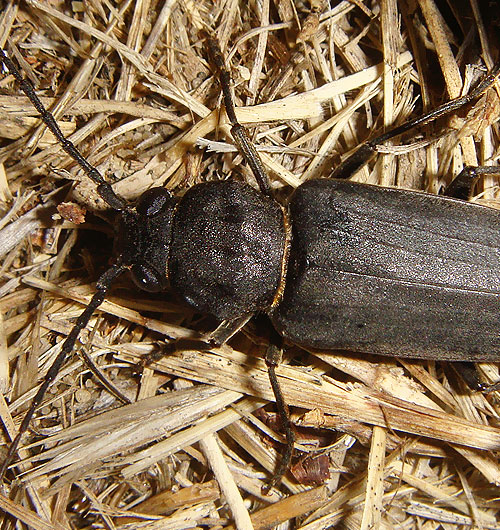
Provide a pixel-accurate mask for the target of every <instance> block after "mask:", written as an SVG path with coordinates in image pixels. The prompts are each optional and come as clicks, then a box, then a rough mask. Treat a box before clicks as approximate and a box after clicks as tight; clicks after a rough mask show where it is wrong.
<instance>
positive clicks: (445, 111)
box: [330, 62, 500, 184]
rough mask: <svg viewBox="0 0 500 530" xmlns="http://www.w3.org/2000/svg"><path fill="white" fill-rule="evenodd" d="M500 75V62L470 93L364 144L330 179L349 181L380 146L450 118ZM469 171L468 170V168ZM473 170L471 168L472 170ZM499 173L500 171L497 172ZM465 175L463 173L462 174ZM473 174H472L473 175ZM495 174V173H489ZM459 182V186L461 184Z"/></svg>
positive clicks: (478, 95) (465, 176)
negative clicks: (415, 129) (414, 130)
mask: <svg viewBox="0 0 500 530" xmlns="http://www.w3.org/2000/svg"><path fill="white" fill-rule="evenodd" d="M499 75H500V62H499V63H496V64H495V66H494V67H493V68H492V69H491V71H490V72H489V73H487V74H486V75H485V76H484V77H483V78H482V79H481V80H480V81H479V83H478V84H477V85H476V86H475V87H474V88H473V89H472V90H471V91H470V92H469V93H468V94H465V95H463V96H460V97H458V98H456V99H452V100H451V101H447V102H446V103H443V104H442V105H439V106H438V107H436V108H435V109H432V110H430V111H429V112H427V113H425V114H423V115H421V116H417V117H416V118H413V119H411V120H409V121H407V122H405V123H403V124H402V125H399V126H398V127H395V128H394V129H391V130H389V131H387V132H385V133H383V134H381V135H379V136H377V137H375V138H372V139H371V140H368V141H367V142H365V143H364V144H362V145H361V146H360V147H359V148H358V149H356V151H354V153H352V154H351V155H350V156H349V157H348V158H347V159H345V160H344V161H343V162H342V163H341V164H340V165H339V166H338V167H337V168H336V169H335V170H334V171H333V173H332V174H331V175H330V178H333V179H349V178H351V177H352V176H353V175H354V174H355V173H356V172H357V171H359V170H360V169H361V168H362V167H363V166H364V165H365V164H367V163H368V162H369V161H370V159H371V158H372V157H373V156H374V155H375V154H376V153H377V148H378V146H380V145H382V144H384V143H385V142H387V141H388V140H391V139H392V138H395V137H397V136H399V135H400V134H403V133H405V132H407V131H410V130H412V129H414V128H415V127H418V126H422V125H427V124H429V123H432V122H434V121H436V120H437V119H438V118H442V117H444V116H449V115H450V114H452V113H453V112H455V111H457V110H458V109H460V108H461V107H464V106H465V105H467V104H469V103H471V102H473V101H475V100H476V99H477V98H479V97H480V96H481V95H482V94H483V93H484V92H485V91H486V90H487V89H488V88H490V87H491V86H492V85H493V83H494V82H495V81H496V79H497V77H498V76H499ZM466 169H467V168H466ZM470 169H471V168H469V170H470ZM474 169H475V170H476V173H477V176H479V175H480V174H486V173H487V171H483V172H482V173H481V172H479V173H478V172H477V170H478V169H480V168H474ZM496 172H498V171H496ZM462 173H463V172H462ZM472 173H473V172H471V175H472ZM489 173H493V171H489ZM459 176H460V175H459ZM462 180H463V181H466V180H467V174H464V176H463V179H462ZM460 182H461V181H459V182H458V183H457V184H460Z"/></svg>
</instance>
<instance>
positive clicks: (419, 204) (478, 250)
mask: <svg viewBox="0 0 500 530" xmlns="http://www.w3.org/2000/svg"><path fill="white" fill-rule="evenodd" d="M211 52H212V55H213V59H214V63H215V65H216V67H217V69H218V71H219V75H220V82H221V87H222V91H223V95H224V103H225V109H226V113H227V115H228V118H229V120H230V122H231V125H232V129H231V131H232V134H233V137H234V139H235V143H236V144H237V146H238V147H239V149H240V151H241V152H242V154H243V155H244V158H245V160H246V161H247V163H248V165H249V166H250V168H251V169H252V172H253V174H254V176H255V178H256V180H257V182H258V185H259V188H260V190H259V191H258V190H255V189H254V188H252V187H251V186H250V185H248V184H246V183H241V182H238V181H235V180H230V181H220V182H211V183H203V184H199V185H196V186H194V187H192V188H191V189H189V190H188V191H187V193H186V194H185V195H184V196H183V197H181V198H178V197H175V196H174V195H173V194H171V193H170V192H169V191H167V190H166V189H164V188H151V189H150V190H148V191H146V192H145V193H144V194H143V195H142V196H141V197H140V198H139V199H138V201H137V202H136V203H135V204H133V205H130V204H127V203H126V202H125V201H124V200H123V199H122V198H120V197H119V196H117V195H116V193H115V192H114V191H113V188H112V187H111V185H110V184H109V183H108V182H106V181H105V180H104V178H103V177H102V175H101V174H100V173H99V172H98V170H97V169H96V168H95V167H93V166H92V165H91V164H90V163H89V162H88V161H87V160H86V159H85V158H84V157H83V156H82V155H81V153H80V152H79V151H78V150H77V148H76V147H75V146H74V145H73V144H72V143H71V142H70V141H69V140H68V139H67V138H65V137H64V135H63V134H62V132H61V130H60V129H59V126H58V125H57V122H56V121H55V119H54V117H53V116H52V115H51V114H50V113H49V112H48V111H47V110H46V108H45V107H44V106H43V104H42V103H41V101H40V100H39V98H38V97H37V96H36V94H35V91H34V88H33V86H32V85H31V83H30V82H29V81H27V80H26V79H24V78H23V76H22V74H21V73H20V71H19V70H18V69H17V67H16V66H15V65H14V63H13V62H12V60H11V59H10V58H9V57H8V56H7V54H6V53H5V52H4V51H0V60H1V61H2V63H3V64H4V65H5V66H6V68H7V69H8V70H9V71H10V73H11V74H13V75H14V77H15V78H16V79H17V81H18V82H19V84H20V86H21V89H22V90H23V91H24V92H25V94H26V95H27V96H28V97H29V99H30V100H31V102H32V104H33V105H34V106H35V108H36V109H37V111H38V112H39V113H40V116H41V118H42V120H43V121H44V123H45V124H46V125H47V127H48V128H49V129H50V130H51V131H52V133H53V134H54V135H55V137H56V138H57V140H58V141H59V143H60V144H61V146H62V147H63V149H64V150H65V151H66V152H67V153H68V154H69V155H70V156H71V157H72V158H73V159H74V160H75V161H76V162H77V163H78V164H79V165H80V166H81V167H82V168H83V169H84V171H85V172H86V174H87V176H88V177H89V178H91V179H92V180H93V181H94V182H95V183H96V184H97V192H98V194H99V196H100V197H101V198H102V199H103V200H104V201H105V202H106V203H107V205H108V206H109V207H110V208H112V209H114V210H115V211H117V212H118V213H119V215H120V224H119V226H120V228H119V231H118V240H117V245H116V247H117V256H116V259H115V263H114V264H113V265H112V266H111V268H109V269H108V270H107V271H106V272H105V273H104V274H103V275H102V276H101V277H100V278H99V280H98V281H97V284H96V292H95V294H94V295H93V297H92V299H91V301H90V303H89V304H88V306H87V307H86V308H85V310H84V311H83V313H82V314H81V315H80V316H79V317H78V319H77V321H76V323H75V325H74V327H73V329H72V330H71V332H70V334H69V335H68V337H67V339H66V340H65V341H64V344H63V347H62V349H61V352H60V353H59V354H58V356H57V358H56V360H55V362H54V363H53V365H52V367H51V368H50V370H49V371H48V373H47V376H46V378H45V380H44V382H43V383H42V385H41V386H40V388H39V390H38V392H37V393H36V395H35V397H34V399H33V401H32V404H31V406H30V408H29V410H28V412H27V413H26V415H25V417H24V418H23V421H22V424H21V427H20V429H19V433H18V435H17V436H16V438H15V439H14V440H13V442H12V443H11V445H10V447H9V451H8V454H7V457H6V458H5V460H4V462H3V463H2V467H1V468H0V476H2V475H3V474H4V473H5V471H6V469H7V467H8V465H9V464H10V462H11V460H12V459H13V457H14V455H15V453H16V451H17V447H18V445H19V442H20V440H21V437H22V435H23V434H24V432H25V431H26V430H27V428H28V426H29V423H30V421H31V418H32V417H33V414H34V412H35V411H36V409H37V407H38V406H39V405H40V403H41V401H42V398H43V396H44V394H45V392H46V390H47V389H48V387H49V386H50V384H51V383H52V381H53V380H54V378H55V376H56V375H57V373H58V371H59V369H60V367H61V365H62V364H63V362H64V359H65V358H66V356H67V355H68V354H69V353H70V352H71V351H72V350H73V348H74V345H75V342H76V340H77V338H78V335H79V333H80V332H81V330H82V329H83V328H84V327H85V326H86V325H87V323H88V322H89V319H90V317H91V315H92V314H93V312H94V311H95V310H96V309H97V308H98V307H99V305H100V304H101V303H102V301H103V300H104V298H105V296H106V294H107V292H108V290H109V288H110V286H111V285H112V283H113V282H114V280H116V278H117V277H118V276H120V275H121V274H123V273H124V272H126V271H128V272H129V273H130V275H131V278H132V280H133V282H134V283H135V285H136V286H137V287H138V288H140V289H142V290H145V291H148V292H162V291H164V290H165V289H167V288H170V289H172V290H173V291H174V292H175V293H177V294H178V295H179V296H180V297H181V298H183V299H184V300H185V301H186V302H187V303H189V304H190V305H191V306H192V307H194V308H195V309H197V310H198V311H200V312H204V313H208V314H211V315H213V316H214V317H215V318H216V319H218V320H220V321H224V326H223V327H222V328H221V329H222V330H223V332H222V333H221V334H217V333H215V334H214V335H213V336H212V338H213V340H214V341H215V342H218V343H221V342H224V341H225V340H227V338H228V337H229V336H230V335H231V334H232V333H233V332H234V330H235V329H237V328H238V327H240V326H241V322H242V321H245V320H246V319H248V318H249V317H250V316H251V315H253V314H255V313H257V312H265V313H267V314H268V315H269V317H270V319H271V322H272V323H273V325H274V326H275V328H276V330H277V331H278V333H279V334H280V335H281V336H282V337H283V338H284V339H285V340H287V341H290V342H293V343H296V344H299V345H304V346H307V347H317V348H326V349H345V350H351V351H356V352H372V353H379V354H382V355H390V356H397V357H408V358H419V357H421V358H425V359H433V360H453V361H477V360H497V359H498V350H499V346H500V344H499V343H500V337H499V335H498V332H497V328H498V326H497V324H498V317H497V315H498V314H499V310H500V282H499V279H498V277H497V276H496V275H495V266H496V264H497V263H498V257H499V255H500V239H499V235H498V234H499V230H498V229H499V228H500V218H499V216H498V213H497V212H496V211H495V210H492V209H489V208H486V207H482V206H478V205H474V204H471V203H468V202H466V200H464V199H466V198H468V196H469V194H470V192H471V191H472V189H473V187H474V184H475V182H476V180H477V178H479V177H480V176H481V175H484V174H493V173H497V172H498V168H496V167H493V168H492V167H480V168H470V167H467V168H465V169H464V170H463V171H462V172H461V173H460V174H459V175H458V176H457V177H456V179H455V180H454V181H453V182H452V183H451V184H450V185H449V186H448V188H447V189H446V190H445V191H444V194H443V195H442V196H435V195H430V194H425V193H421V192H412V191H407V190H396V189H390V188H380V187H376V186H369V185H366V184H359V183H355V182H352V181H350V180H349V178H350V177H351V176H352V175H353V174H354V173H355V172H356V171H357V170H358V169H360V168H361V167H362V166H363V165H364V164H366V163H367V162H368V161H369V159H370V158H371V157H372V156H374V155H375V153H376V152H377V147H378V146H379V145H381V144H383V143H384V142H386V141H387V140H390V139H391V138H394V137H395V136H398V135H400V134H402V133H403V132H405V131H407V130H409V129H411V128H413V127H415V126H417V125H423V124H426V123H429V122H431V121H433V120H435V119H437V118H438V117H441V116H444V115H447V114H449V113H451V112H454V111H455V110H456V109H458V108H460V107H462V106H463V105H466V104H467V103H469V102H471V101H473V100H474V99H476V98H477V97H478V96H479V95H480V94H482V93H483V92H484V91H485V90H486V89H487V88H488V87H489V86H490V85H491V84H492V83H493V82H494V81H495V79H496V78H497V76H498V75H499V73H500V65H496V66H495V67H494V68H493V69H492V70H491V72H490V73H489V74H487V75H486V76H484V78H483V79H482V81H481V82H480V83H479V84H478V85H477V86H476V87H475V88H474V89H473V90H472V91H471V92H470V93H469V94H468V95H466V96H462V97H460V98H457V99H455V100H452V101H450V102H447V103H445V104H444V105H441V106H440V107H438V108H436V109H434V110H433V111H431V112H429V113H427V114H424V115H423V116H420V117H418V118H416V119H413V120H410V121H408V122H406V123H405V124H403V125H402V126H399V127H397V128H395V129H393V130H391V131H389V132H387V133H385V134H383V135H380V136H378V137H375V138H374V139H372V140H369V141H367V142H365V143H364V144H362V145H361V146H360V147H359V148H358V149H357V150H356V151H355V152H354V154H352V155H351V156H350V157H349V158H347V159H346V161H345V162H344V163H342V164H341V165H340V166H339V167H338V168H337V169H336V170H335V171H334V172H333V174H332V175H331V178H329V179H318V180H312V181H310V182H306V183H304V184H302V185H301V186H300V187H299V188H298V189H297V190H296V191H295V192H294V194H293V195H292V197H291V198H290V200H289V201H288V203H287V204H281V203H279V202H278V201H277V200H275V199H274V197H273V195H272V192H271V188H270V185H269V182H268V179H267V175H266V173H265V170H264V168H263V165H262V162H261V160H260V158H259V156H258V154H257V152H256V150H255V148H254V146H253V144H252V143H251V142H250V140H249V138H248V135H247V133H246V130H245V128H244V127H243V126H242V125H241V124H240V123H239V122H238V120H237V118H236V114H235V108H234V103H233V100H232V94H231V87H230V75H229V73H228V71H227V70H226V68H225V65H224V61H223V59H222V57H221V54H220V52H219V50H218V48H217V45H215V44H211ZM266 362H267V364H268V368H269V376H270V381H271V385H272V388H273V391H274V393H275V397H276V401H277V404H278V411H279V413H280V417H281V420H282V423H283V426H284V429H285V432H286V437H287V450H286V452H285V454H284V455H283V457H282V460H281V462H280V465H279V467H278V469H277V470H276V473H275V476H274V477H273V479H272V481H271V484H276V483H277V482H278V481H279V479H280V477H281V475H282V474H283V472H284V471H285V470H286V469H287V467H288V464H289V460H290V458H291V453H292V449H293V441H294V435H293V431H292V428H291V424H290V420H289V417H288V413H287V408H286V404H285V402H284V399H283V396H282V395H281V390H280V388H279V384H278V381H277V378H276V375H275V367H276V365H277V363H278V362H279V349H278V348H275V347H273V346H271V347H270V348H269V352H268V355H267V357H266Z"/></svg>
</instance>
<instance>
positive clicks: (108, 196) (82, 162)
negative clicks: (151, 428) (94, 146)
mask: <svg viewBox="0 0 500 530" xmlns="http://www.w3.org/2000/svg"><path fill="white" fill-rule="evenodd" d="M0 61H1V62H2V63H3V64H4V65H5V67H6V68H7V70H8V71H9V72H10V73H11V74H12V75H13V76H14V77H15V78H16V80H17V81H18V82H19V86H20V88H21V90H22V91H23V92H24V93H25V94H26V96H28V98H29V100H30V101H31V103H32V104H33V106H34V107H35V109H36V110H37V111H38V113H39V114H40V118H41V119H42V121H43V122H44V123H45V125H46V126H47V127H48V128H49V129H50V131H51V132H52V134H53V135H54V136H55V137H56V139H57V141H58V142H59V143H60V144H61V147H62V148H63V149H64V150H65V151H66V153H67V154H68V155H69V156H70V157H71V158H72V159H73V160H74V161H75V162H77V164H78V165H79V166H80V167H81V168H82V169H83V170H84V171H85V173H86V174H87V176H88V177H89V178H90V179H91V180H93V181H94V182H95V183H96V184H97V193H98V194H99V196H100V197H101V198H102V199H103V200H104V201H105V202H106V203H107V204H108V206H110V207H111V208H113V209H114V210H118V211H121V210H124V209H126V208H127V203H126V202H125V201H124V200H123V199H122V198H120V197H118V195H116V193H115V192H114V190H113V188H112V187H111V185H110V184H109V183H108V182H106V181H105V180H104V178H103V176H102V175H101V174H100V173H99V171H98V170H97V168H95V167H94V166H93V165H92V164H90V163H89V162H88V161H87V160H86V158H85V157H84V156H83V155H82V154H81V153H80V151H79V150H78V149H77V148H76V146H75V144H74V143H73V142H72V141H71V140H68V138H66V136H64V134H63V133H62V131H61V129H60V128H59V125H57V122H56V120H55V118H54V116H53V115H52V114H51V113H50V112H49V111H48V110H47V109H46V108H45V106H44V104H43V103H42V102H41V101H40V98H39V97H38V96H37V95H36V92H35V87H34V86H33V85H32V83H31V81H29V79H26V78H24V77H23V76H22V75H21V72H20V71H19V69H18V68H17V67H16V65H15V64H14V63H13V62H12V60H11V59H10V57H9V56H8V55H7V53H6V52H5V50H3V49H2V48H0Z"/></svg>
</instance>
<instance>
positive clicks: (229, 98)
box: [208, 38, 272, 197]
mask: <svg viewBox="0 0 500 530" xmlns="http://www.w3.org/2000/svg"><path fill="white" fill-rule="evenodd" d="M208 44H209V50H210V55H211V56H212V60H213V62H214V64H215V66H216V67H217V70H218V72H219V82H220V85H221V88H222V95H223V97H224V106H225V107H226V114H227V117H228V118H229V121H230V122H231V125H232V127H231V134H232V135H233V139H234V143H235V144H236V147H238V149H239V151H240V153H241V154H242V155H243V158H244V159H245V161H246V163H247V164H248V165H249V166H250V169H251V170H252V173H253V174H254V176H255V179H256V180H257V184H258V185H259V188H260V191H261V192H262V193H263V194H264V195H267V196H268V197H271V196H272V194H271V185H270V183H269V177H268V176H267V173H266V170H265V169H264V164H263V163H262V160H261V158H260V156H259V153H257V150H256V149H255V146H254V145H253V143H252V140H251V139H250V136H249V135H248V132H247V130H246V129H245V127H243V125H241V123H240V122H239V121H238V118H237V117H236V110H235V106H234V99H233V94H232V90H231V75H230V74H229V71H228V70H227V68H226V65H225V64H224V59H223V57H222V53H221V51H220V48H219V45H218V44H217V42H216V41H215V40H214V39H211V38H209V39H208Z"/></svg>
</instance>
